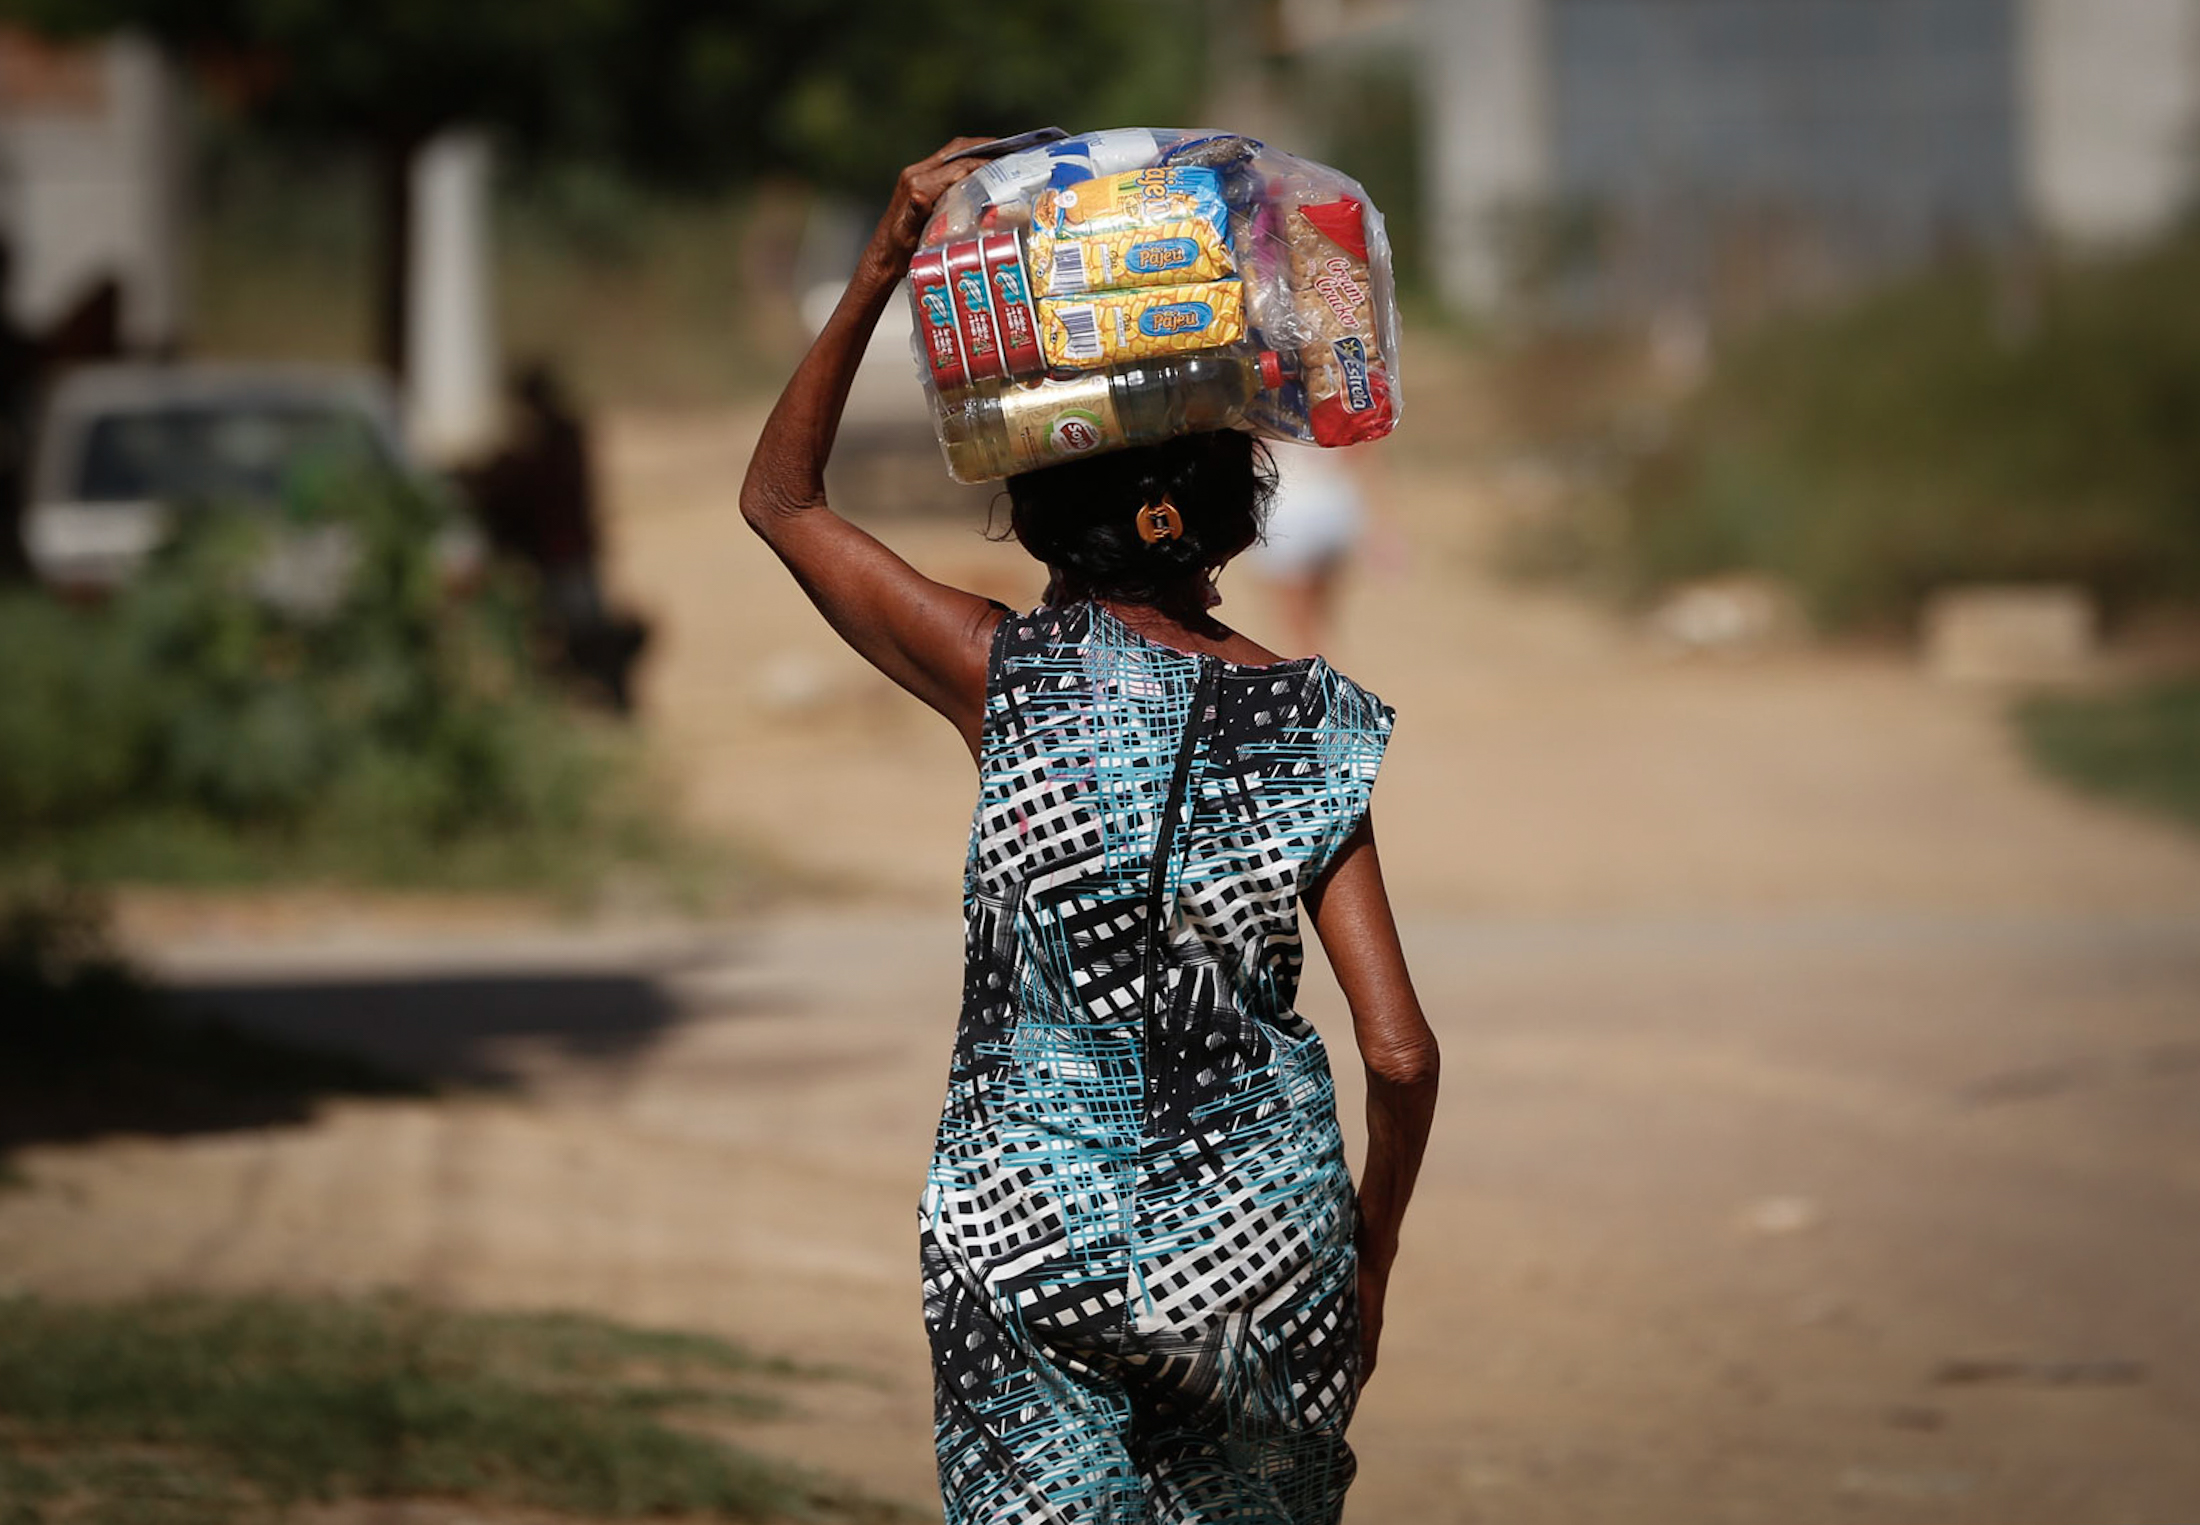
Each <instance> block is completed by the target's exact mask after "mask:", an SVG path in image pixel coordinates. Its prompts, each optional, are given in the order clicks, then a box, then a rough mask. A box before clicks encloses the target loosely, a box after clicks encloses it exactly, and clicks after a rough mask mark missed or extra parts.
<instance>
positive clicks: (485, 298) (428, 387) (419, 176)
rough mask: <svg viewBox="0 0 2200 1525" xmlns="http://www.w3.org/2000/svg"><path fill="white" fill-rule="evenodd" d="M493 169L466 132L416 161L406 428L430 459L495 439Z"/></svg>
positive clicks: (454, 455) (441, 139) (440, 139)
mask: <svg viewBox="0 0 2200 1525" xmlns="http://www.w3.org/2000/svg"><path fill="white" fill-rule="evenodd" d="M492 167H493V166H492V162H491V157H490V150H489V141H488V139H487V138H486V137H484V136H483V135H482V134H480V133H478V132H472V131H454V132H445V133H442V134H439V135H438V136H436V137H435V138H433V139H431V140H429V142H428V143H427V144H426V145H425V146H424V147H423V148H422V149H421V150H420V153H419V155H418V157H417V158H416V159H415V160H414V162H413V171H412V208H413V215H412V248H411V249H410V251H408V255H409V258H410V260H411V269H410V272H409V274H410V280H409V286H410V310H409V311H408V312H407V313H406V314H405V321H406V336H405V340H406V360H407V368H408V369H409V371H410V372H411V375H410V377H409V379H408V385H407V388H406V391H407V396H406V399H405V402H406V428H407V432H408V433H409V434H410V435H411V436H412V441H413V444H414V446H415V448H417V449H418V450H419V451H420V452H421V454H422V455H424V456H427V457H428V458H429V459H431V460H441V461H450V460H457V459H461V458H463V457H465V456H468V455H471V454H473V453H475V452H477V451H479V450H481V449H482V448H483V447H485V446H486V445H488V444H490V443H491V442H492V439H493V437H494V435H495V433H496V427H497V393H498V380H499V378H498V375H497V350H496V323H495V317H496V313H495V297H496V292H495V287H494V285H493V282H494V279H495V276H494V272H493V271H492V270H491V268H490V258H491V252H492V249H491V235H492V229H491V227H490V204H489V191H490V173H491V169H492Z"/></svg>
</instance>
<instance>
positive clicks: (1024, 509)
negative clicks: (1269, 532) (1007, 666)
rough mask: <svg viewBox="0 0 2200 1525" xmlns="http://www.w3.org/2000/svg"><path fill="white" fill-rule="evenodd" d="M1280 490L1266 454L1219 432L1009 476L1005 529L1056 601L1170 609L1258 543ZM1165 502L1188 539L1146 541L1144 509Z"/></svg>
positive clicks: (1244, 437)
mask: <svg viewBox="0 0 2200 1525" xmlns="http://www.w3.org/2000/svg"><path fill="white" fill-rule="evenodd" d="M1275 494H1276V466H1275V462H1274V461H1273V460H1271V459H1270V458H1269V455H1268V451H1267V448H1266V447H1265V446H1263V445H1262V444H1261V443H1260V442H1259V441H1257V440H1255V439H1254V438H1253V436H1251V435H1250V434H1245V433H1241V432H1240V431H1238V430H1236V429H1221V430H1217V431H1216V432H1214V433H1212V434H1187V435H1184V436H1182V437H1180V438H1177V439H1172V440H1164V441H1163V442H1162V443H1160V444H1158V445H1135V446H1132V447H1130V448H1129V449H1125V450H1113V451H1110V452H1108V453H1107V454H1105V455H1095V456H1090V457H1087V458H1086V459H1084V460H1077V461H1065V462H1063V463H1062V464H1061V465H1059V466H1049V467H1047V468H1045V469H1044V470H1042V471H1027V472H1024V473H1022V474H1020V475H1018V476H1013V477H1010V478H1009V479H1008V502H1009V518H1008V528H1009V533H1010V534H1013V535H1014V536H1015V537H1016V539H1017V542H1018V543H1019V544H1021V545H1022V546H1023V548H1024V549H1025V550H1027V551H1029V552H1030V553H1031V554H1032V555H1033V556H1035V557H1037V558H1038V559H1039V560H1040V561H1043V562H1045V563H1046V564H1047V566H1048V567H1050V568H1052V569H1053V571H1054V574H1055V581H1054V586H1053V587H1052V588H1050V589H1049V590H1048V592H1047V597H1048V598H1049V599H1050V600H1063V599H1076V598H1115V599H1122V600H1123V601H1125V602H1126V603H1140V604H1167V603H1171V602H1174V601H1175V600H1177V599H1178V598H1180V597H1181V596H1182V595H1183V594H1184V592H1185V590H1186V589H1187V588H1188V587H1189V586H1191V585H1192V584H1193V583H1194V581H1195V579H1201V578H1204V577H1205V576H1206V574H1208V573H1209V572H1212V571H1213V570H1214V569H1215V568H1217V567H1219V566H1221V565H1222V564H1223V563H1224V562H1226V561H1228V560H1229V559H1230V558H1231V557H1233V556H1235V555H1237V554H1238V552H1240V551H1242V550H1244V549H1245V548H1246V547H1247V546H1249V545H1251V544H1252V543H1253V542H1254V541H1255V540H1258V539H1259V538H1260V534H1261V530H1262V527H1263V526H1264V525H1265V524H1266V523H1267V521H1268V502H1269V500H1270V499H1271V498H1273V497H1274V496H1275ZM1163 498H1167V499H1168V500H1169V502H1170V503H1171V504H1172V505H1174V506H1175V508H1176V511H1177V514H1178V515H1179V516H1180V517H1181V518H1182V519H1183V521H1184V533H1183V534H1181V535H1179V536H1177V537H1176V538H1175V539H1173V540H1161V541H1156V542H1154V543H1152V544H1150V545H1149V544H1148V543H1147V542H1146V541H1145V540H1144V539H1142V538H1141V537H1140V536H1139V533H1138V511H1139V510H1140V509H1142V508H1146V507H1149V506H1151V505H1154V504H1157V503H1159V502H1160V501H1161V500H1162V499H1163ZM1002 538H1006V537H1005V536H1004V537H1002Z"/></svg>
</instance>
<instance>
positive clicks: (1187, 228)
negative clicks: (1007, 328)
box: [1028, 217, 1237, 297]
mask: <svg viewBox="0 0 2200 1525" xmlns="http://www.w3.org/2000/svg"><path fill="white" fill-rule="evenodd" d="M1028 252H1029V255H1030V259H1031V278H1032V281H1033V283H1034V285H1035V286H1036V287H1037V294H1038V295H1040V296H1043V297H1065V296H1081V295H1083V294H1084V293H1085V292H1088V291H1128V290H1133V289H1136V288H1137V287H1140V286H1182V285H1184V284H1186V283H1188V282H1191V281H1214V280H1220V279H1221V278H1222V277H1224V276H1226V275H1235V274H1237V261H1236V260H1235V259H1233V258H1231V257H1230V246H1229V244H1228V242H1227V241H1225V240H1224V238H1223V236H1222V232H1221V230H1220V229H1218V228H1217V227H1216V226H1215V225H1214V224H1213V223H1211V222H1209V221H1208V220H1207V219H1206V218H1204V217H1187V218H1185V219H1183V220H1182V221H1179V222H1164V223H1160V224H1158V225H1156V226H1154V227H1150V228H1126V229H1123V230H1120V231H1118V232H1114V233H1096V234H1093V235H1092V236H1090V237H1087V238H1060V237H1056V236H1055V235H1053V234H1050V233H1044V232H1037V231H1035V232H1034V233H1033V234H1032V236H1031V238H1030V241H1029V244H1028Z"/></svg>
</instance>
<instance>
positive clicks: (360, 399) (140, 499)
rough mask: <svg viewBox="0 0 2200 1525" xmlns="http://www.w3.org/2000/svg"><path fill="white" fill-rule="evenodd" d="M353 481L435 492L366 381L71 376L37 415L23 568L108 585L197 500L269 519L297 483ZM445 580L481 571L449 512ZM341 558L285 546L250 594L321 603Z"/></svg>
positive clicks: (323, 376) (475, 541)
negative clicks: (400, 483)
mask: <svg viewBox="0 0 2200 1525" xmlns="http://www.w3.org/2000/svg"><path fill="white" fill-rule="evenodd" d="M353 475H356V476H358V477H359V478H362V479H367V480H376V479H387V478H396V479H400V480H405V481H408V482H411V483H414V484H415V485H422V486H428V487H430V488H431V490H438V491H439V490H440V489H439V488H437V487H436V485H435V484H433V483H432V481H431V479H430V478H429V477H428V476H427V474H426V473H425V472H424V471H423V470H422V469H421V467H420V466H419V465H418V463H417V462H415V461H414V460H413V459H412V458H411V457H410V455H409V454H408V453H407V451H406V449H405V446H404V442H403V439H402V437H401V436H400V434H399V433H398V430H397V424H396V407H395V404H394V401H393V399H392V397H391V395H390V389H389V387H388V386H387V385H386V384H385V383H384V382H383V381H382V380H381V379H380V378H379V377H378V376H376V375H374V374H372V373H371V372H366V371H361V370H353V369H345V368H339V367H328V366H301V365H274V364H256V363H210V362H193V363H186V364H114V365H91V366H84V367H80V368H78V369H75V370H72V371H70V372H69V373H67V374H66V375H65V376H64V377H63V378H62V379H61V381H60V382H59V383H58V384H57V385H56V386H55V387H54V389H53V391H52V393H51V394H50V395H49V396H48V397H47V399H46V402H45V406H44V408H43V410H42V412H41V416H40V422H39V425H38V430H37V435H36V439H35V441H34V444H33V449H32V458H31V474H30V491H29V494H28V501H27V503H26V505H25V509H24V514H23V544H24V551H25V553H26V555H27V556H28V558H29V561H30V565H31V568H32V570H33V572H35V573H36V575H37V576H38V577H39V579H40V580H41V581H43V582H45V583H47V584H49V585H50V586H53V587H56V588H60V589H64V590H68V591H73V592H94V593H96V592H105V591H108V590H111V589H113V588H116V587H119V586H120V585H122V584H123V583H125V582H127V581H128V580H129V579H130V577H131V576H132V575H133V574H134V573H135V572H136V571H137V569H138V568H139V567H140V566H141V565H143V563H144V562H145V560H146V558H147V557H148V556H150V555H151V554H152V552H153V551H154V550H155V549H156V548H157V547H158V546H159V545H160V544H161V542H162V541H163V540H164V539H166V537H167V536H168V534H169V533H170V531H171V530H172V529H173V527H174V525H175V523H176V516H177V515H178V514H182V513H189V512H191V511H192V510H193V509H195V508H199V507H202V506H204V505H208V504H217V503H218V504H241V505H246V506H251V507H264V508H266V509H267V510H269V511H270V512H274V511H278V510H280V509H282V508H283V507H284V506H285V505H286V504H287V503H290V502H292V501H293V500H294V499H295V498H296V496H297V495H298V493H299V491H300V489H301V488H303V487H305V486H307V485H308V484H320V485H325V484H327V483H329V482H332V481H341V480H343V479H345V478H348V477H350V476H353ZM435 550H436V554H437V557H438V559H439V560H440V562H441V563H442V565H443V569H444V572H445V575H446V577H447V578H449V579H450V580H452V581H454V582H462V581H465V580H467V579H469V578H471V577H472V576H473V575H474V574H475V573H476V572H477V571H478V570H479V568H480V564H481V561H482V557H483V547H482V541H481V538H480V536H479V534H478V533H477V532H476V531H475V530H474V529H473V528H472V526H471V524H470V523H469V522H468V521H467V520H466V519H465V518H464V517H463V516H462V515H460V514H459V513H458V512H457V510H456V508H455V507H454V508H453V511H452V518H451V521H450V523H449V524H448V526H447V527H446V528H445V529H444V530H442V531H441V532H440V533H439V535H438V538H437V543H436V547H435ZM351 561H352V550H351V547H350V544H349V541H348V538H347V537H346V535H345V534H344V532H343V531H342V528H341V526H326V525H323V526H319V527H313V526H302V527H300V528H299V529H297V530H295V531H293V532H290V533H287V534H285V535H284V536H282V537H281V538H280V539H279V541H278V543H277V547H276V550H275V551H274V552H273V553H272V555H271V556H270V558H269V562H268V564H267V566H266V567H265V568H263V572H262V575H261V577H260V578H259V579H258V582H259V585H260V589H261V592H262V593H263V595H264V596H267V597H269V598H270V599H272V600H274V601H276V602H279V603H283V604H288V605H300V606H308V607H310V606H312V605H314V604H316V603H321V602H333V600H334V598H335V597H336V596H337V595H339V594H340V593H341V591H342V587H343V581H344V578H345V576H346V575H347V574H348V572H349V568H350V565H351Z"/></svg>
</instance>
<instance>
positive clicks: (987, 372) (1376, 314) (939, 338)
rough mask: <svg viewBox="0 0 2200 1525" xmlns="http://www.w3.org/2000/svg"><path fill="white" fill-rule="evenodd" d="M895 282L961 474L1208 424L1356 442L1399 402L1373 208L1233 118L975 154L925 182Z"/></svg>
mask: <svg viewBox="0 0 2200 1525" xmlns="http://www.w3.org/2000/svg"><path fill="white" fill-rule="evenodd" d="M910 300H911V304H912V309H913V311H914V314H915V323H914V332H913V345H914V349H915V355H916V360H917V369H918V374H919V376H920V377H921V378H922V380H923V384H924V387H925V392H926V395H927V398H928V399H929V401H930V403H931V406H932V416H933V423H934V427H935V430H936V432H937V433H938V436H939V439H940V443H941V446H942V448H943V450H944V451H945V453H946V456H947V466H948V471H949V473H950V474H951V475H952V476H954V477H955V478H956V479H957V480H960V481H965V482H982V481H988V480H992V479H995V478H998V477H1002V476H1009V475H1013V474H1015V473H1017V472H1020V471H1029V470H1037V469H1041V468H1043V467H1047V466H1052V465H1056V464H1060V463H1062V462H1065V461H1068V460H1072V459H1075V458H1077V457H1079V456H1083V455H1087V454H1092V453H1095V452H1099V451H1106V450H1117V449H1122V448H1125V447H1128V446H1134V445H1141V444H1148V443H1152V442H1154V441H1158V440H1162V439H1167V438H1170V437H1172V436H1174V435H1179V434H1191V433H1198V432H1203V431H1206V430H1211V429H1242V430H1245V431H1248V432H1250V433H1253V434H1258V435H1263V436H1266V437H1268V438H1270V439H1282V440H1294V441H1299V442H1302V443H1306V444H1313V445H1323V446H1331V447H1336V446H1345V445H1356V444H1362V443H1365V442H1367V441H1370V440H1376V439H1380V438H1382V437H1383V436H1384V435H1386V434H1388V433H1389V432H1390V431H1391V430H1392V429H1393V428H1395V427H1396V426H1397V423H1398V419H1399V416H1400V410H1401V406H1402V401H1401V399H1402V393H1401V387H1400V383H1399V370H1398V313H1397V302H1396V297H1395V290H1394V285H1393V280H1392V275H1391V257H1390V244H1389V240H1388V238H1387V237H1386V235H1385V233H1384V229H1383V219H1382V215H1381V214H1380V213H1379V212H1378V211H1377V210H1376V209H1375V207H1374V205H1373V203H1372V202H1370V201H1369V200H1368V197H1367V193H1366V191H1365V190H1364V189H1363V188H1362V187H1361V186H1360V185H1359V184H1358V183H1357V182H1356V181H1354V180H1353V179H1352V178H1351V177H1350V176H1348V175H1345V174H1343V173H1341V172H1340V171H1338V170H1335V169H1331V168H1329V167H1328V166H1326V165H1322V164H1317V163H1314V162H1313V161H1311V160H1307V159H1302V158H1299V157H1297V156H1295V155H1292V154H1288V153H1284V152H1281V151H1280V150H1277V149H1274V148H1270V147H1269V146H1267V145H1266V144H1264V143H1261V142H1260V141H1259V140H1257V139H1254V138H1249V137H1245V136H1243V135H1242V134H1237V133H1213V132H1209V133H1188V132H1182V131H1174V130H1170V129H1164V128H1118V129H1113V130H1110V131H1106V132H1095V133H1086V134H1084V135H1082V136H1079V137H1074V138H1068V139H1065V140H1062V141H1059V142H1052V143H1045V144H1042V145H1040V146H1037V147H1034V148H1030V149H1027V150H1024V151H1022V152H1018V153H1011V154H1007V155H1005V156H1003V157H1001V158H999V159H996V160H993V161H992V162H990V163H988V164H987V165H986V166H985V167H984V168H983V169H982V170H980V171H979V172H978V173H976V174H973V175H971V176H969V177H968V178H967V179H965V180H963V181H961V182H959V183H958V184H956V185H955V186H953V187H952V188H951V189H950V190H949V191H948V192H947V193H946V194H945V195H944V196H942V197H941V199H940V201H939V204H938V205H937V207H936V208H935V209H934V212H933V216H932V218H931V220H930V222H929V223H928V224H927V225H926V228H925V232H924V239H923V247H922V248H921V249H920V250H919V252H918V254H917V257H916V259H915V261H914V262H913V263H912V265H911V272H910ZM1035 421H1043V422H1044V425H1045V426H1044V427H1043V428H1042V427H1040V426H1039V422H1035Z"/></svg>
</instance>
